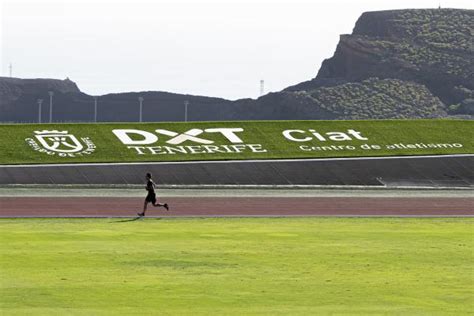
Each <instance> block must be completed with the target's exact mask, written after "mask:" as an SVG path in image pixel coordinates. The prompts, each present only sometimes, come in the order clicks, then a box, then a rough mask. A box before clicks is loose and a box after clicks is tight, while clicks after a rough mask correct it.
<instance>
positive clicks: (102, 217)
mask: <svg viewBox="0 0 474 316" xmlns="http://www.w3.org/2000/svg"><path fill="white" fill-rule="evenodd" d="M305 217H308V218H310V217H326V218H328V217H342V218H473V217H474V215H465V214H446V215H411V214H380V215H377V214H373V215H371V214H364V215H357V214H352V215H351V214H347V215H345V214H342V215H340V214H337V215H330V214H321V215H319V214H314V215H311V214H304V215H298V214H295V215H265V214H262V215H174V216H173V215H172V216H146V217H145V218H140V219H136V216H121V215H117V216H113V215H112V216H111V215H70V216H68V215H44V216H38V215H20V216H8V215H0V219H17V218H25V219H26V218H28V219H35V218H57V219H87V218H90V219H136V220H146V219H167V218H169V219H186V218H197V219H199V218H305Z"/></svg>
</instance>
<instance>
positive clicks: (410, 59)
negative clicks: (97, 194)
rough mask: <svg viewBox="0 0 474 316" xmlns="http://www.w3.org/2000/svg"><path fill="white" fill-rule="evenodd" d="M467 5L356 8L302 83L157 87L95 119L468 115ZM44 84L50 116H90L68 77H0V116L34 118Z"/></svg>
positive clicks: (472, 81)
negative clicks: (246, 91) (253, 92)
mask: <svg viewBox="0 0 474 316" xmlns="http://www.w3.org/2000/svg"><path fill="white" fill-rule="evenodd" d="M473 27H474V11H473V10H457V9H427V10H397V11H379V12H366V13H364V14H362V16H361V17H360V18H359V20H358V21H357V23H356V25H355V28H354V30H353V32H352V34H350V35H341V38H340V42H339V44H338V46H337V48H336V51H335V53H334V56H333V57H331V58H329V59H326V60H325V61H324V62H323V63H322V65H321V68H320V69H319V72H318V74H317V76H316V77H315V78H314V79H312V80H309V81H306V82H303V83H300V84H297V85H295V86H292V87H289V88H287V89H285V90H283V91H281V92H277V93H270V94H268V95H265V96H263V97H261V98H259V99H257V100H252V99H242V100H237V101H229V100H224V99H220V98H210V97H200V96H190V95H181V94H172V93H165V92H141V93H120V94H109V95H104V96H100V97H99V99H98V102H99V103H98V104H99V113H98V119H99V121H135V120H137V119H138V96H143V97H144V119H145V120H147V121H170V120H172V121H179V120H183V119H184V105H183V104H184V101H186V100H187V101H189V103H190V105H189V107H188V118H189V119H190V120H252V119H276V120H278V119H371V118H373V119H381V118H432V117H449V116H461V117H473V115H474V62H473V60H474V40H473V39H474V37H473ZM48 91H54V93H55V94H54V115H53V117H54V120H55V121H90V120H92V118H93V111H94V99H93V97H92V96H89V95H87V94H84V93H82V92H80V90H79V89H78V88H77V86H76V84H74V83H73V82H72V81H70V80H63V81H61V80H48V79H23V80H22V79H13V78H0V121H35V120H37V117H38V112H37V111H38V107H37V105H36V100H37V99H38V98H42V99H44V100H45V102H44V104H45V105H46V106H44V107H43V116H44V118H46V117H48V113H49V112H48V111H49V108H48V106H49V96H48V93H47V92H48Z"/></svg>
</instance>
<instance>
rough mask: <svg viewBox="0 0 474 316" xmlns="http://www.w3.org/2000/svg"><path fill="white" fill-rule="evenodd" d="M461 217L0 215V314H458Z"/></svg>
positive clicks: (463, 268) (462, 271)
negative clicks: (138, 218)
mask: <svg viewBox="0 0 474 316" xmlns="http://www.w3.org/2000/svg"><path fill="white" fill-rule="evenodd" d="M472 224H473V220H472V219H469V218H466V219H462V218H457V219H454V218H452V219H442V218H431V219H427V218H424V219H416V218H404V219H387V218H384V219H381V218H378V219H373V218H371V219H363V218H337V219H336V218H332V219H328V218H304V219H302V218H286V219H284V218H279V219H270V218H265V219H257V218H253V219H248V218H247V219H242V218H240V219H238V218H235V219H222V218H221V219H173V220H166V219H165V220H155V219H145V220H141V221H135V222H124V220H123V219H122V220H120V219H1V220H0V276H1V282H0V297H1V300H0V314H2V315H64V314H68V315H131V314H134V315H154V314H157V313H159V314H160V315H216V314H218V315H327V314H338V315H348V314H351V315H354V314H356V315H468V314H470V313H471V312H472V302H473V300H474V292H473V287H472V284H473V283H474V275H473V273H472V262H473V261H474V239H473V238H472Z"/></svg>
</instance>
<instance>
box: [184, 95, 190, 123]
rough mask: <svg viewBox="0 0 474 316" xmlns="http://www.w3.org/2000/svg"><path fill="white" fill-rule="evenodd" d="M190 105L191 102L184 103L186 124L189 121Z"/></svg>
mask: <svg viewBox="0 0 474 316" xmlns="http://www.w3.org/2000/svg"><path fill="white" fill-rule="evenodd" d="M188 105H189V101H188V100H186V101H184V121H185V122H187V121H188Z"/></svg>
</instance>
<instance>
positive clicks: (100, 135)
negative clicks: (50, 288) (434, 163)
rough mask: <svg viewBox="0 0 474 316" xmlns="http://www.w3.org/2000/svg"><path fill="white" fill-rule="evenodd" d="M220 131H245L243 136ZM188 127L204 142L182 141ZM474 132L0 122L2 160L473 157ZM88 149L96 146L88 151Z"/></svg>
mask: <svg viewBox="0 0 474 316" xmlns="http://www.w3.org/2000/svg"><path fill="white" fill-rule="evenodd" d="M379 86H382V87H383V82H382V83H380V82H379V81H375V82H374V87H379ZM362 88H364V89H367V87H366V86H362ZM374 89H375V88H374ZM335 92H337V90H336V91H335ZM407 93H410V91H407ZM335 96H336V97H337V94H335ZM380 97H381V98H383V97H385V95H383V94H381V96H380ZM374 98H376V97H374ZM387 100H388V97H387ZM387 102H388V101H387ZM216 128H218V129H220V128H233V129H238V130H237V131H236V132H235V133H234V136H236V137H237V139H235V138H234V140H232V137H231V136H229V135H227V136H226V135H225V134H224V133H221V132H219V131H217V130H215V129H216ZM117 129H118V130H124V129H125V130H139V131H142V132H140V133H144V134H146V135H148V136H147V137H148V139H145V136H143V135H138V134H137V133H136V132H132V133H131V134H130V137H131V139H132V141H131V142H132V143H131V142H130V141H128V142H127V143H124V142H122V141H121V140H120V139H119V137H118V136H117V135H116V134H114V133H113V130H117ZM209 129H210V130H209ZM44 130H47V131H55V130H56V131H67V133H68V135H73V136H74V137H76V138H77V140H78V141H79V142H80V143H81V144H82V147H83V148H80V150H79V153H77V152H76V153H73V155H72V156H64V157H62V156H60V153H58V152H56V151H55V148H59V149H61V148H63V149H64V148H66V149H70V148H71V146H72V145H73V141H72V140H71V139H69V138H68V137H69V136H65V142H64V143H63V142H62V140H61V138H62V136H58V135H55V136H51V137H46V138H45V139H43V143H42V142H41V137H42V136H40V135H35V132H37V131H39V132H41V131H44ZM163 130H165V131H163ZM285 131H290V136H289V137H288V135H287V136H285V135H284V132H285ZM351 131H352V132H351ZM185 132H187V133H188V136H193V137H194V136H197V137H198V140H196V139H193V138H189V137H188V136H186V137H187V138H186V137H185V139H180V137H184V136H185V135H184V136H183V135H182V133H185ZM357 133H358V134H357ZM180 135H181V136H180ZM473 135H474V121H468V120H466V121H462V120H386V121H384V120H380V121H262V122H259V121H247V122H191V123H143V124H139V123H121V124H41V125H38V124H31V125H30V124H28V125H0V164H19V163H28V164H35V163H71V162H83V163H85V162H140V161H186V160H225V159H286V158H324V157H362V156H393V155H432V154H462V153H468V154H469V153H471V154H472V153H474V137H473ZM178 136H179V137H178ZM175 137H178V139H176V138H175ZM199 139H200V140H199ZM88 141H90V142H89V143H87V142H88ZM45 143H46V146H50V147H52V148H53V149H48V148H45V145H44V144H45ZM64 144H65V145H64ZM65 146H66V147H65ZM68 146H69V147H68ZM80 146H81V145H80ZM88 146H89V147H91V150H88V151H86V149H87V147H88ZM72 147H74V146H72ZM45 149H48V150H46V151H45Z"/></svg>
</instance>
